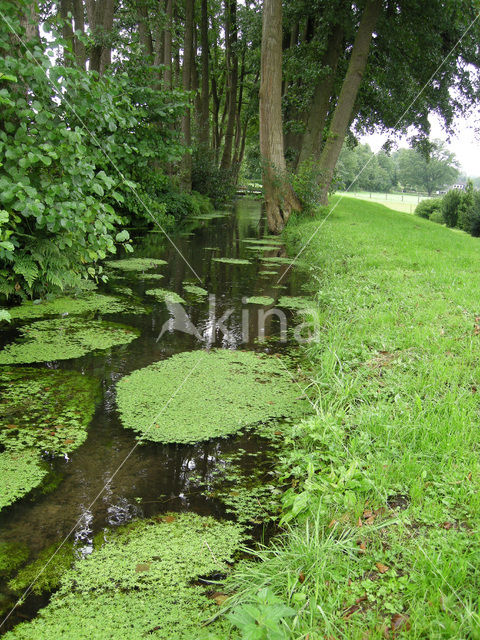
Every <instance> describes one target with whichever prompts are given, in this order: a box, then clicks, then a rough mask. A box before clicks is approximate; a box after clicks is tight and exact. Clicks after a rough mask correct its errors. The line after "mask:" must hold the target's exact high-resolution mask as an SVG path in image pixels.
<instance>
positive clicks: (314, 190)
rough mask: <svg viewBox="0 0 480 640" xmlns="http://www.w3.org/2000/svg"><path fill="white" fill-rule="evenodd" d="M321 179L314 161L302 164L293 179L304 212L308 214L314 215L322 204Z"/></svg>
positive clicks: (293, 185)
mask: <svg viewBox="0 0 480 640" xmlns="http://www.w3.org/2000/svg"><path fill="white" fill-rule="evenodd" d="M320 178H321V176H320V174H319V169H318V163H317V162H315V161H314V160H313V159H309V160H305V161H304V162H302V164H301V165H300V166H299V167H298V169H297V171H296V172H295V173H294V174H293V175H292V177H291V182H292V187H293V190H294V191H295V193H296V195H297V197H298V199H299V200H300V203H301V205H302V211H304V212H305V213H306V214H310V215H311V214H313V212H314V211H315V209H316V208H317V207H318V205H319V203H320V199H321V195H322V190H321V187H320Z"/></svg>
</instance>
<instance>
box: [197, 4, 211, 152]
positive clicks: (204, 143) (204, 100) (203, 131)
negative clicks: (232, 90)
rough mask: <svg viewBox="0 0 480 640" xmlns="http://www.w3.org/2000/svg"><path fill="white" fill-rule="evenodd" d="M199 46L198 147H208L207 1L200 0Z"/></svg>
mask: <svg viewBox="0 0 480 640" xmlns="http://www.w3.org/2000/svg"><path fill="white" fill-rule="evenodd" d="M201 2H202V7H201V12H202V16H201V21H200V44H201V47H202V58H201V62H202V92H201V102H200V129H199V134H198V141H199V145H200V147H202V148H204V149H208V146H209V115H210V113H209V112H210V109H209V77H208V76H209V66H208V0H201Z"/></svg>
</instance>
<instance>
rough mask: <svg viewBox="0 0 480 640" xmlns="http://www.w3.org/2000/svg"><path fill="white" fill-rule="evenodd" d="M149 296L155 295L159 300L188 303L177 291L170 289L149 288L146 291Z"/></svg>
mask: <svg viewBox="0 0 480 640" xmlns="http://www.w3.org/2000/svg"><path fill="white" fill-rule="evenodd" d="M145 294H146V295H147V296H153V297H154V298H155V299H156V300H158V301H159V302H173V303H176V304H186V302H185V300H184V299H183V298H182V297H181V296H179V295H178V293H175V291H168V290H167V289H148V290H147V291H145Z"/></svg>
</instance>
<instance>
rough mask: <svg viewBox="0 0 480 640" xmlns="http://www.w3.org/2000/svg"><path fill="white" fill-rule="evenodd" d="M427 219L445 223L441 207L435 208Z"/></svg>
mask: <svg viewBox="0 0 480 640" xmlns="http://www.w3.org/2000/svg"><path fill="white" fill-rule="evenodd" d="M429 220H430V221H431V222H436V223H437V224H445V220H444V219H443V213H442V210H441V208H440V209H435V210H434V211H433V212H432V213H431V215H430V218H429Z"/></svg>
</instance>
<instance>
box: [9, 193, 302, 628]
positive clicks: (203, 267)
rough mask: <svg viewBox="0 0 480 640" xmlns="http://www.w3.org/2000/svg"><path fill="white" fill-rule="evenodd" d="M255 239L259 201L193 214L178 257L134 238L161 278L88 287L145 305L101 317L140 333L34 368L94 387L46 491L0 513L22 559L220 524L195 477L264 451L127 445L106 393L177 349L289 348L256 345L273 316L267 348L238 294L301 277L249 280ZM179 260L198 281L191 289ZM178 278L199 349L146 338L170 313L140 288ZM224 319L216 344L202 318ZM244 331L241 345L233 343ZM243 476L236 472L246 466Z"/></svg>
mask: <svg viewBox="0 0 480 640" xmlns="http://www.w3.org/2000/svg"><path fill="white" fill-rule="evenodd" d="M266 234H267V231H266V221H265V218H264V216H263V214H262V210H261V204H260V202H258V201H251V200H239V201H237V202H236V203H235V204H234V206H233V208H231V209H229V210H228V211H225V212H219V213H218V217H214V216H200V219H196V220H193V221H192V222H188V223H187V224H186V226H185V227H183V228H182V230H181V231H180V232H178V233H177V234H176V235H175V236H173V240H174V243H175V245H176V246H177V247H178V249H179V252H178V251H177V250H176V248H175V247H174V246H172V244H171V243H170V242H168V241H167V240H166V239H165V237H164V235H163V234H162V233H157V232H149V233H146V234H144V235H143V236H141V237H138V238H137V239H136V241H135V243H134V245H135V253H134V256H135V257H151V258H161V259H164V260H166V261H167V264H166V265H163V266H161V267H157V268H156V271H157V272H158V273H161V274H163V276H164V277H163V279H161V280H159V281H155V282H154V281H152V280H149V279H148V277H147V276H146V275H145V276H144V275H143V274H142V273H138V272H133V273H132V272H123V271H116V272H115V273H112V276H111V278H110V280H109V282H108V283H107V284H106V285H102V286H101V287H100V288H99V289H100V292H105V293H110V294H112V295H119V296H120V297H122V296H123V295H125V289H126V288H128V289H130V290H131V292H133V295H134V296H135V298H136V299H137V300H138V301H139V302H140V303H141V304H144V305H146V306H148V307H150V308H153V311H152V313H145V314H132V313H116V314H108V315H107V316H106V318H107V319H108V320H112V321H114V322H118V323H121V324H125V325H129V326H131V327H134V328H136V329H138V330H139V331H140V336H139V338H137V339H136V340H134V341H133V342H131V343H130V344H128V345H123V346H117V347H114V348H112V349H110V350H108V351H105V352H96V353H93V354H89V355H86V356H84V357H82V358H77V359H72V360H63V361H58V362H48V363H44V364H43V365H39V366H40V367H48V368H54V369H65V370H75V371H79V372H81V373H83V374H86V375H89V376H92V377H94V378H96V379H98V380H100V382H101V394H100V398H99V400H98V403H97V407H96V411H95V415H94V417H93V420H92V422H91V424H90V427H89V431H88V438H87V440H86V442H85V443H84V444H83V445H81V446H80V447H79V448H78V449H76V450H75V451H74V452H73V453H72V454H71V455H70V456H68V457H65V458H62V459H52V460H51V461H50V464H51V465H52V469H53V470H54V472H55V474H56V475H57V478H58V480H59V482H58V484H57V485H56V488H55V489H54V490H52V491H50V492H49V493H46V494H41V493H38V494H35V499H34V500H32V496H27V497H25V498H24V499H22V500H19V501H18V502H16V503H15V504H13V505H12V506H11V507H9V508H6V509H4V510H3V511H2V512H1V513H0V540H2V541H7V542H8V541H15V542H21V543H25V544H26V545H28V547H29V548H30V551H31V555H30V560H31V559H34V558H35V557H36V556H37V555H38V554H39V553H40V551H41V550H42V549H45V548H46V547H48V546H49V545H52V544H54V543H57V542H58V541H60V540H62V539H63V538H64V537H65V536H67V535H68V534H69V533H70V532H71V535H72V538H73V540H74V541H75V545H76V547H77V550H78V551H79V553H82V554H87V553H89V552H90V551H91V548H92V547H91V545H92V539H93V536H94V535H95V534H96V533H98V532H99V531H101V530H102V529H104V528H106V527H116V526H119V525H122V524H125V523H126V522H129V521H130V520H132V519H134V518H145V517H151V516H153V515H155V514H158V513H164V512H166V511H187V510H192V511H195V512H196V513H199V514H202V515H214V516H216V517H222V516H225V515H226V512H225V506H224V505H223V503H222V502H221V500H219V499H218V498H216V497H214V496H210V497H209V496H208V495H205V492H202V491H199V490H198V481H199V479H200V481H201V483H202V484H203V485H206V486H209V484H210V483H211V481H212V474H214V472H215V471H216V470H218V468H219V467H221V466H222V465H223V464H224V461H225V459H226V458H227V457H228V455H229V454H231V453H233V452H235V451H238V450H239V449H244V450H245V451H246V452H247V453H248V452H259V451H260V452H262V451H263V450H265V448H266V447H268V441H266V440H265V439H262V438H261V437H259V436H257V435H255V434H254V433H252V432H251V431H250V432H246V433H243V434H239V435H236V436H232V437H229V438H224V439H213V440H208V441H205V442H199V443H197V444H194V445H161V444H156V443H150V444H141V445H139V446H137V447H135V444H136V439H135V433H134V432H133V431H131V430H129V429H125V428H124V427H123V426H122V424H121V422H120V420H119V417H118V414H117V411H116V404H115V389H116V384H117V382H118V381H119V379H120V378H122V377H123V376H124V375H126V374H128V373H130V372H132V371H134V370H136V369H140V368H142V367H145V366H147V365H150V364H151V363H153V362H155V361H157V360H161V359H165V358H168V357H170V356H172V355H174V354H176V353H179V352H182V351H190V350H194V349H205V348H210V347H221V348H229V349H237V348H241V349H255V350H261V351H265V352H267V353H268V352H271V353H278V352H279V351H281V350H283V349H285V348H287V347H288V346H289V343H288V342H286V343H279V341H278V340H275V339H273V340H269V339H268V338H269V336H278V335H279V329H280V325H279V321H278V319H277V318H276V317H271V318H269V320H268V322H266V323H265V338H267V339H266V340H265V341H264V342H261V341H258V340H257V339H256V338H257V332H258V330H257V317H258V310H259V309H262V307H260V306H258V305H251V304H246V303H245V302H244V298H245V296H253V295H255V296H259V295H262V296H271V297H272V298H274V299H275V300H276V299H277V298H278V297H279V295H291V296H297V295H302V293H304V291H303V289H302V287H303V285H304V281H305V273H302V271H299V270H296V269H290V270H288V271H287V268H288V265H287V264H283V265H281V266H278V265H277V266H275V267H273V268H272V267H269V268H268V271H270V272H271V273H270V274H264V273H263V274H262V273H261V272H262V270H263V271H265V270H266V268H265V265H264V264H263V265H262V264H261V262H260V260H258V259H257V257H256V254H252V252H251V251H249V250H248V245H247V244H246V243H245V242H243V241H244V240H245V239H246V238H262V237H263V236H264V235H266ZM180 253H181V254H182V256H183V258H182V256H181V255H180ZM272 255H283V256H285V255H286V254H285V252H284V250H282V249H279V250H276V251H273V252H272ZM215 256H217V257H229V258H235V259H245V258H246V259H250V260H251V263H250V264H226V263H221V262H216V261H214V260H213V258H214V257H215ZM122 257H124V256H122ZM126 257H128V256H126ZM184 258H185V259H184ZM187 262H188V263H189V264H190V265H191V267H193V270H194V271H195V272H196V273H197V274H198V275H199V276H200V280H201V282H199V281H198V280H197V278H196V277H195V275H194V274H193V273H192V271H191V270H190V268H189V266H187ZM285 271H287V273H286V275H285V277H284V278H283V279H282V281H281V286H280V287H278V285H277V281H278V278H279V277H280V276H281V275H282V274H283V273H284V272H285ZM272 272H275V275H273V273H272ZM185 281H189V282H190V283H191V284H195V285H198V286H201V287H203V288H205V289H206V290H208V292H209V294H210V297H209V298H206V299H203V300H201V301H199V302H197V303H188V304H187V305H185V306H184V308H185V310H186V311H187V314H188V316H189V318H190V319H191V320H192V322H193V324H194V325H195V327H196V328H197V329H198V331H199V332H200V334H202V336H206V337H207V339H206V340H199V339H198V337H195V335H190V334H187V333H183V332H180V331H174V330H173V329H167V330H166V331H165V332H164V333H163V335H162V336H161V339H158V338H159V335H160V333H161V331H162V327H164V326H167V325H165V323H166V322H167V321H168V320H169V318H170V312H169V309H168V308H167V306H166V304H165V303H164V302H155V301H154V300H153V299H152V298H151V297H150V296H147V295H145V291H146V290H148V289H151V288H155V287H162V288H164V289H168V290H170V291H175V292H177V293H179V294H180V295H183V293H182V283H184V282H185ZM212 296H215V297H214V298H213V297H212ZM213 300H214V302H215V310H213V306H212V302H213ZM213 311H215V313H213ZM229 311H231V313H230V314H228V312H229ZM225 313H227V316H228V317H227V319H226V320H225V326H226V327H227V328H228V335H225V333H224V332H223V331H222V330H221V329H220V328H219V327H218V326H216V324H215V318H214V316H215V317H216V318H217V319H218V318H220V316H222V315H223V314H225ZM285 313H286V315H287V318H292V319H293V315H292V314H291V313H289V312H285ZM247 326H248V334H249V335H248V338H247V337H246V336H245V333H246V331H245V330H246V327H247ZM14 335H15V329H14V328H13V329H12V328H10V327H8V328H6V329H3V330H0V347H1V346H3V345H4V344H6V343H7V342H9V341H10V340H11V339H12V336H14ZM245 338H246V339H245ZM132 449H133V452H132V453H131V455H130V456H129V457H128V459H127V460H126V461H125V463H124V464H123V466H122V467H121V469H120V471H119V472H118V474H116V475H115V477H114V479H113V480H112V481H111V482H110V483H109V484H108V487H107V489H106V490H105V491H104V492H103V493H102V495H101V496H100V497H99V498H98V500H96V502H95V503H94V504H93V506H90V505H91V503H92V502H93V501H94V500H95V498H96V496H97V495H98V494H99V493H100V492H101V491H102V489H103V487H104V486H105V484H106V483H107V481H108V480H109V479H110V477H111V476H112V474H114V472H115V471H116V469H117V468H118V467H119V466H120V465H121V464H122V462H123V461H124V460H125V458H127V456H128V454H129V453H130V452H131V451H132ZM260 455H261V454H260ZM248 460H249V458H248V456H246V457H245V462H244V463H243V464H244V465H245V466H248V464H258V460H257V461H256V462H255V459H253V458H252V459H250V462H248ZM245 471H246V472H248V468H245ZM77 523H78V524H77ZM5 589H6V586H5V585H2V584H1V583H0V600H1V598H2V597H3V598H5V597H6V595H7V594H6V591H5ZM46 602H48V596H34V595H30V596H29V597H28V598H27V601H26V603H25V604H24V605H23V606H22V607H20V608H18V609H17V610H16V611H15V613H14V614H13V615H12V616H11V618H10V620H9V623H8V625H5V628H4V629H2V631H6V630H7V628H12V626H14V625H15V624H17V623H18V622H19V621H21V620H25V619H28V618H31V617H33V616H34V615H35V614H36V612H37V611H38V609H39V608H40V607H41V606H44V605H45V604H46Z"/></svg>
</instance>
